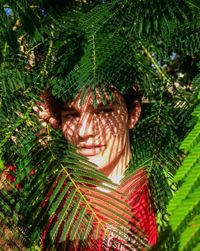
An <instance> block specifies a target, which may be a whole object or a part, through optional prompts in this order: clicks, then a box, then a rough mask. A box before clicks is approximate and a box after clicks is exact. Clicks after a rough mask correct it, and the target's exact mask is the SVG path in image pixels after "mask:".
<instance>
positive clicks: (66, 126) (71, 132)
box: [62, 121, 76, 143]
mask: <svg viewBox="0 0 200 251" xmlns="http://www.w3.org/2000/svg"><path fill="white" fill-rule="evenodd" d="M62 132H63V135H64V137H65V139H66V140H67V141H69V142H70V143H75V142H76V134H75V132H76V123H72V122H65V121H64V122H63V123H62Z"/></svg>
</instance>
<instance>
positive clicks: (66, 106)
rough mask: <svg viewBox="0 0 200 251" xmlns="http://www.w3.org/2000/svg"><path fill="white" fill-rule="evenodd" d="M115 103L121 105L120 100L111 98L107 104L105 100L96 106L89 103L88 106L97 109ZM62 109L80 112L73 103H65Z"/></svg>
mask: <svg viewBox="0 0 200 251" xmlns="http://www.w3.org/2000/svg"><path fill="white" fill-rule="evenodd" d="M114 105H119V102H118V101H116V100H115V101H114V102H112V101H110V100H107V102H106V104H104V103H103V102H100V103H99V104H97V106H96V107H94V106H93V105H89V106H88V108H89V109H94V110H96V109H100V108H103V107H109V106H114ZM62 111H65V112H70V111H75V112H80V111H79V110H77V109H76V108H75V107H74V106H73V105H72V106H69V105H64V106H63V108H62Z"/></svg>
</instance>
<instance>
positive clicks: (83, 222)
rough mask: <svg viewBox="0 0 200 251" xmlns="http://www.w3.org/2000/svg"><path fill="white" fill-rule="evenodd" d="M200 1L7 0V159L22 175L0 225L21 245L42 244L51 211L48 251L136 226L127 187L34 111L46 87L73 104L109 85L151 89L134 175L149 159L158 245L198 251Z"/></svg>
mask: <svg viewBox="0 0 200 251" xmlns="http://www.w3.org/2000/svg"><path fill="white" fill-rule="evenodd" d="M199 8H200V3H199V1H193V0H179V1H175V0H170V1H166V0H164V1H162V2H161V1H157V0H154V1H151V2H149V1H145V0H142V1H141V0H140V1H139V0H136V1H132V0H125V1H119V0H111V1H109V0H107V1H73V0H71V1H61V0H60V1H53V0H49V1H45V0H32V1H28V0H17V1H11V0H1V9H0V23H1V26H0V31H1V32H0V63H1V65H0V158H1V160H0V161H1V162H0V165H1V169H2V170H3V169H4V165H5V163H7V164H12V165H15V166H16V167H17V175H16V177H17V178H16V180H14V182H13V183H12V184H8V185H9V186H11V187H12V189H7V190H5V189H4V190H1V191H0V197H1V200H0V204H1V206H0V222H1V224H4V226H6V227H8V228H9V229H11V230H12V231H13V235H15V238H16V239H18V240H19V241H20V242H21V243H23V245H24V247H25V248H31V247H32V248H33V247H34V246H35V247H36V246H40V245H41V236H42V234H43V233H44V231H45V230H46V229H47V228H46V224H47V222H48V219H49V218H51V219H52V223H50V224H51V226H52V228H51V230H50V234H49V239H47V240H46V241H45V245H46V246H45V247H49V248H52V249H53V248H55V246H54V245H55V244H54V242H55V240H57V239H59V238H61V239H60V242H61V244H59V243H58V244H56V245H62V240H65V245H66V246H65V247H62V248H66V247H69V246H70V245H71V244H70V243H71V241H74V242H76V243H77V245H79V247H80V248H81V247H84V246H87V245H91V242H92V241H93V239H94V236H95V237H96V238H97V239H98V237H99V236H100V235H101V234H102V232H101V229H102V228H104V227H105V221H106V222H109V223H110V224H111V225H113V226H115V229H117V231H118V232H119V233H118V234H119V235H120V236H121V237H122V236H123V237H124V235H125V233H126V232H127V228H129V229H130V225H129V224H130V222H131V220H130V215H131V214H130V212H129V210H130V208H128V205H127V204H126V201H125V199H124V200H123V194H121V195H120V196H122V201H123V203H120V202H119V201H118V200H117V196H116V194H115V193H116V192H115V190H114V189H113V184H111V182H110V181H109V180H108V179H107V178H106V177H104V176H103V175H102V174H101V173H99V172H98V171H96V170H95V168H94V166H93V165H92V164H91V163H88V162H87V160H86V159H85V158H83V157H81V156H79V155H77V154H76V153H75V151H74V148H73V147H72V146H70V145H69V144H68V143H67V142H66V141H65V140H63V139H62V136H61V132H60V131H59V130H58V131H56V132H55V131H54V130H53V129H52V128H50V126H49V125H46V126H45V132H44V133H42V131H43V129H44V128H43V127H42V125H41V123H40V121H39V120H38V118H37V115H36V114H35V112H34V111H33V107H34V105H35V104H36V103H37V101H38V100H39V99H40V94H41V92H42V91H43V90H44V89H46V88H50V90H51V93H52V95H53V96H54V97H55V98H56V99H58V100H59V99H62V100H66V98H67V99H70V98H71V99H72V98H73V97H74V96H75V95H76V94H77V93H78V92H79V91H80V90H82V89H83V88H84V91H85V93H86V91H87V89H88V88H89V87H90V88H92V90H95V88H98V89H99V91H101V85H102V84H103V85H104V86H105V88H107V87H108V86H109V85H110V84H111V83H112V84H113V85H114V86H115V87H116V88H117V89H119V90H120V91H121V92H122V93H126V91H127V90H128V89H129V88H130V87H132V86H137V88H139V90H140V91H141V93H142V94H143V98H142V103H143V109H142V110H143V112H142V117H141V120H140V122H139V123H138V125H137V126H136V128H135V129H134V131H133V132H132V134H131V142H132V151H133V163H134V165H133V166H130V168H129V169H128V171H127V175H129V174H130V173H134V172H137V171H138V170H140V167H142V166H145V168H146V170H147V172H148V177H149V181H150V186H151V189H150V193H151V195H152V198H153V203H154V206H155V210H156V216H157V224H158V229H159V236H160V239H159V241H158V243H157V245H156V246H155V247H154V249H155V250H198V247H199V245H200V242H199V239H200V231H199V199H198V198H199V196H198V195H199V172H198V171H199V144H200V143H199V139H200V137H199V120H198V118H199V116H200V115H199V109H200V107H199V99H198V95H199V94H198V93H199V68H198V61H199V56H198V54H199V50H200V42H199V41H200V39H199V29H200V21H199ZM102 96H103V94H102ZM94 102H95V95H94ZM194 108H195V109H194ZM192 128H193V129H192ZM186 136H187V137H186ZM33 170H34V172H35V174H34V175H30V172H31V171H33ZM32 173H33V172H32ZM99 181H102V182H101V184H100V185H99V186H100V187H101V189H99V190H95V191H94V189H93V186H96V185H97V184H98V182H99ZM84 184H87V185H88V186H87V188H88V189H87V191H86V190H85V187H84ZM17 185H18V186H17ZM19 185H20V186H21V188H19ZM105 188H106V189H107V190H110V191H111V193H105V192H103V189H105ZM91 191H93V192H91ZM66 194H68V195H69V196H68V197H67V199H66ZM108 197H109V198H108ZM96 198H98V200H99V201H98V203H97V202H96ZM105 200H106V201H109V203H107V204H105V203H104V201H105ZM45 201H46V202H45ZM96 207H98V209H97V208H96ZM98 210H101V211H102V213H103V216H104V217H103V219H100V218H99V215H98V213H97V212H98ZM54 214H56V215H57V219H56V220H55V219H54V218H53V215H54ZM64 223H65V224H64ZM131 224H132V225H131V227H132V228H133V229H134V231H133V232H134V233H135V235H134V237H133V241H130V245H132V248H138V249H139V248H143V249H147V248H148V245H147V243H145V241H144V237H143V235H142V233H141V231H140V230H139V229H137V222H131ZM93 225H95V226H96V230H95V231H93V228H92V226H93ZM83 229H84V231H83ZM135 229H137V231H136V230H135ZM112 231H113V232H114V231H116V230H112ZM103 234H104V235H105V236H104V238H106V237H107V236H106V231H104V233H103ZM58 236H61V237H59V238H58ZM3 238H5V236H4V237H3ZM13 238H14V237H13ZM126 238H127V237H126ZM129 238H130V240H131V238H132V236H131V235H130V236H129ZM134 238H136V239H137V243H136V244H135V242H134ZM66 240H68V241H67V242H66ZM12 245H15V246H16V248H17V245H18V249H19V246H20V245H21V244H19V243H17V242H16V243H15V244H13V243H12ZM67 245H68V246H67Z"/></svg>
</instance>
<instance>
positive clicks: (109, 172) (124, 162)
mask: <svg viewBox="0 0 200 251" xmlns="http://www.w3.org/2000/svg"><path fill="white" fill-rule="evenodd" d="M130 159H131V149H130V144H129V140H128V144H126V146H125V148H124V149H123V150H122V151H121V153H120V154H119V156H118V158H117V159H115V161H113V163H110V165H109V168H108V166H106V167H104V168H103V169H101V172H103V173H104V174H105V175H106V176H107V177H108V178H109V179H110V180H111V181H112V182H113V183H115V184H116V185H119V184H120V181H121V180H122V179H123V178H124V173H125V171H126V168H127V166H128V164H129V161H130Z"/></svg>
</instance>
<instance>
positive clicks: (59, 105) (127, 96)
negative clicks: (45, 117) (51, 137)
mask: <svg viewBox="0 0 200 251" xmlns="http://www.w3.org/2000/svg"><path fill="white" fill-rule="evenodd" d="M115 90H116V89H115ZM47 92H48V94H47V96H48V98H45V102H46V104H47V107H48V109H49V111H50V114H51V116H52V117H54V118H56V120H57V121H58V123H59V124H60V123H61V111H62V109H63V105H64V102H63V101H62V100H61V99H55V98H54V97H53V96H52V95H51V93H50V90H47ZM122 96H123V97H124V101H125V104H126V107H127V109H128V113H129V114H130V113H131V111H132V109H133V101H134V100H137V101H139V102H140V103H141V93H140V92H139V90H138V88H137V87H131V88H129V89H128V90H127V91H126V92H125V93H124V94H122Z"/></svg>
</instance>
